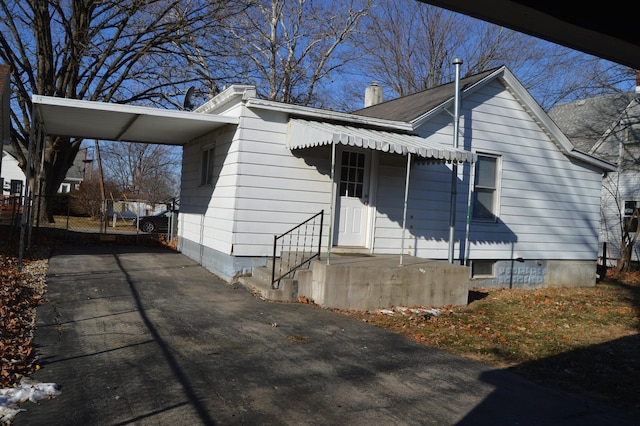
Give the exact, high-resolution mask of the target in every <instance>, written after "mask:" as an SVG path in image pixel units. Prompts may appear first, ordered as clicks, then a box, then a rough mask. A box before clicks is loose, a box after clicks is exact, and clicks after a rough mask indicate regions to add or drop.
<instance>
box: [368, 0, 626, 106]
mask: <svg viewBox="0 0 640 426" xmlns="http://www.w3.org/2000/svg"><path fill="white" fill-rule="evenodd" d="M366 33H367V37H366V45H367V52H368V55H367V57H366V60H365V63H366V65H364V66H362V67H361V69H365V70H367V77H368V78H369V81H371V80H375V81H378V82H379V83H381V84H382V86H384V87H386V88H388V89H389V90H390V91H392V92H393V95H396V96H403V95H407V94H410V93H415V92H417V91H421V90H425V89H428V88H431V87H435V86H438V85H440V84H442V83H445V82H449V81H452V80H453V77H454V76H453V73H454V67H453V66H452V65H451V63H452V61H453V59H454V58H456V57H459V58H461V59H463V60H464V67H463V73H464V75H472V74H476V73H478V72H481V71H485V70H488V69H491V68H494V67H497V66H501V65H506V66H508V67H509V69H511V71H513V72H514V74H515V75H516V76H518V78H519V79H520V80H521V82H522V83H523V85H524V86H525V87H527V89H528V90H529V91H530V92H531V93H532V94H533V96H534V97H535V98H536V100H538V102H539V103H540V104H541V105H542V106H543V108H549V107H551V106H552V105H554V104H555V103H557V102H560V101H566V100H573V99H576V96H578V95H579V94H584V93H585V92H588V93H593V90H595V88H594V87H593V86H594V83H595V82H599V87H603V85H604V84H609V85H610V83H611V82H612V78H613V79H615V78H616V77H613V74H612V72H614V71H615V68H616V66H615V65H614V64H611V63H609V62H607V61H603V60H601V59H599V58H595V57H591V56H589V55H585V54H582V53H580V52H575V51H572V50H571V49H568V48H564V47H561V46H558V45H555V44H552V43H549V42H545V41H542V40H540V39H536V38H534V37H531V36H528V35H525V34H522V33H518V32H515V31H512V30H508V29H505V28H502V27H500V26H497V25H493V24H490V23H486V22H483V21H480V20H477V19H474V18H470V17H468V16H465V15H462V14H458V13H454V12H450V11H447V10H444V9H441V8H438V7H435V6H431V5H427V4H424V3H420V2H415V1H413V0H377V2H376V6H375V7H374V8H372V10H371V14H370V17H369V19H367V31H366ZM618 71H619V70H618ZM617 75H620V74H619V73H617ZM627 77H628V74H627ZM607 82H608V83H607ZM359 93H361V92H360V89H359Z"/></svg>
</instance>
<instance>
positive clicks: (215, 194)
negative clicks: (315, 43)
mask: <svg viewBox="0 0 640 426" xmlns="http://www.w3.org/2000/svg"><path fill="white" fill-rule="evenodd" d="M460 87H461V89H462V96H461V97H462V102H461V110H460V111H461V113H460V127H459V128H460V133H459V134H460V137H459V147H460V148H458V149H457V148H454V147H453V128H454V126H453V119H452V114H453V112H454V84H453V83H450V84H445V85H443V86H439V87H436V88H433V89H430V90H426V91H423V92H420V93H416V94H413V95H409V96H405V97H402V98H398V99H395V100H391V101H387V102H382V103H379V104H375V105H373V106H370V107H368V108H364V109H362V110H359V111H355V112H354V113H352V114H345V113H337V112H332V111H327V110H321V109H314V108H308V107H300V106H294V105H288V104H283V103H279V102H274V101H267V100H263V99H258V98H257V97H256V91H255V88H254V87H252V86H241V85H236V86H232V87H230V88H228V89H227V90H225V91H223V92H222V93H221V94H219V95H218V96H216V97H215V98H213V99H211V100H210V101H209V102H207V103H206V104H204V105H202V106H201V107H199V108H198V109H197V110H196V112H199V113H206V114H218V115H221V116H233V117H238V118H239V124H238V125H234V124H228V125H226V126H224V127H222V128H220V129H218V130H216V131H214V132H212V133H210V134H208V135H207V136H204V137H200V138H198V139H196V140H193V141H192V142H189V143H187V144H186V145H184V148H183V149H184V151H183V167H182V170H183V173H182V184H181V207H180V217H179V224H178V228H179V229H178V233H179V250H180V251H181V252H182V253H184V254H185V255H187V256H189V257H191V258H193V259H195V260H197V261H198V262H200V263H201V264H202V265H203V266H205V267H206V268H208V269H209V270H211V271H213V272H214V273H216V274H217V275H219V276H221V277H223V278H225V279H232V278H233V277H234V276H236V275H239V274H245V273H251V271H252V269H253V268H254V267H256V266H261V265H264V264H266V262H267V259H268V257H269V256H270V255H271V253H272V250H273V240H274V235H276V234H280V233H283V232H285V231H287V230H288V229H290V228H292V227H294V226H296V225H297V224H299V223H301V222H303V221H304V220H305V219H307V218H308V217H310V216H312V215H314V214H316V213H318V212H320V211H321V210H324V212H325V213H324V216H325V220H324V233H323V242H322V247H323V248H324V250H327V249H328V248H334V249H339V248H345V247H346V248H348V249H349V250H352V251H358V252H361V253H365V254H366V253H373V254H401V252H402V254H406V255H412V256H417V257H420V258H426V259H442V260H446V259H447V258H448V253H449V251H450V249H451V247H453V250H454V253H455V259H456V262H460V261H462V262H464V263H466V264H468V265H469V266H470V277H471V279H472V280H473V285H480V286H501V287H521V288H534V287H538V286H551V285H554V286H576V285H594V284H595V278H596V262H597V259H598V228H599V222H600V191H601V187H602V175H603V174H604V173H610V172H613V171H614V170H615V166H614V165H612V164H611V163H609V162H606V161H603V160H601V159H599V158H596V157H594V156H591V155H588V154H586V153H583V152H581V151H579V150H578V149H576V147H575V146H574V145H573V144H572V143H571V142H570V141H569V139H567V137H566V136H565V135H564V134H563V133H562V132H561V131H560V129H559V128H558V127H557V126H556V124H555V123H554V122H553V121H552V120H551V119H550V118H549V117H548V115H547V114H546V113H545V112H544V111H543V110H542V109H541V108H540V106H539V105H538V104H537V103H536V102H535V100H534V99H533V98H532V97H531V95H530V94H529V93H528V92H527V91H526V89H525V88H524V87H523V86H522V85H521V84H520V82H519V81H518V80H517V79H516V78H515V77H514V75H513V74H512V73H511V72H510V71H509V70H508V69H507V68H506V67H500V68H497V69H493V70H490V71H486V72H483V73H480V74H477V75H474V76H471V77H468V78H464V79H462V80H461V82H460ZM409 153H410V154H411V156H408V154H409ZM476 160H477V161H476ZM452 164H456V165H457V179H456V185H455V190H452V189H453V186H452ZM407 179H408V185H407V184H406V182H407ZM405 188H407V189H408V196H407V197H406V198H405V195H404V194H405ZM452 193H455V194H456V195H455V204H454V205H455V223H454V224H455V226H454V227H453V233H454V238H453V240H454V241H453V243H454V244H453V245H450V241H449V240H450V238H449V235H450V232H451V231H452V227H451V226H450V220H449V217H450V212H451V211H452V209H451V204H452V203H451V198H452ZM405 201H406V202H405ZM405 204H406V213H405V210H404V206H405ZM405 217H406V219H405ZM467 219H468V220H467ZM329 238H330V239H331V241H329ZM329 242H330V244H329Z"/></svg>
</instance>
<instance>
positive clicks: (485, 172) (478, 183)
mask: <svg viewBox="0 0 640 426" xmlns="http://www.w3.org/2000/svg"><path fill="white" fill-rule="evenodd" d="M498 160H499V157H497V156H495V155H486V154H482V155H478V161H477V162H476V166H475V167H476V170H475V182H474V191H473V218H474V219H476V220H492V221H495V220H496V217H497V205H498V203H497V199H498V164H499V162H498Z"/></svg>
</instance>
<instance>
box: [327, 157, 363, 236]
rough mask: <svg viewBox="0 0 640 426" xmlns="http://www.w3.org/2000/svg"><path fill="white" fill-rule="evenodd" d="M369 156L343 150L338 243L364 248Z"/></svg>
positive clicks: (340, 174) (339, 190) (337, 224)
mask: <svg viewBox="0 0 640 426" xmlns="http://www.w3.org/2000/svg"><path fill="white" fill-rule="evenodd" d="M369 163H370V160H369V155H368V153H367V152H357V151H342V153H341V155H340V162H339V168H338V171H339V180H338V199H337V200H336V201H337V204H338V212H339V213H338V216H337V217H336V222H337V223H336V229H337V230H338V232H337V233H336V239H335V244H336V245H338V246H357V247H364V245H365V244H366V241H367V228H368V218H369V207H368V206H369Z"/></svg>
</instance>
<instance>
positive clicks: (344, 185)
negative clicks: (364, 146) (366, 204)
mask: <svg viewBox="0 0 640 426" xmlns="http://www.w3.org/2000/svg"><path fill="white" fill-rule="evenodd" d="M341 164H342V167H341V168H340V184H339V189H340V196H342V197H357V198H362V194H363V191H364V166H365V154H363V153H359V152H352V151H343V152H342V160H341Z"/></svg>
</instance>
